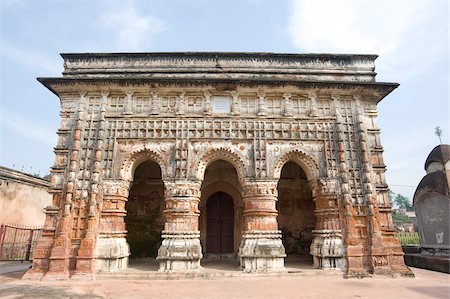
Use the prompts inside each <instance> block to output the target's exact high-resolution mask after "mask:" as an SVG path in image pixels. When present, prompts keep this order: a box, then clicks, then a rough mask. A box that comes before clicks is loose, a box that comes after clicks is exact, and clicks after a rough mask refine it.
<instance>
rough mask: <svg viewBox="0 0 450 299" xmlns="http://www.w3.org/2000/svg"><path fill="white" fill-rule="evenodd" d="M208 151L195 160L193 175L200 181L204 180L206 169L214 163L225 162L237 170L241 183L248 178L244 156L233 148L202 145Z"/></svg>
mask: <svg viewBox="0 0 450 299" xmlns="http://www.w3.org/2000/svg"><path fill="white" fill-rule="evenodd" d="M202 146H203V147H205V148H208V147H209V148H208V149H207V150H205V151H203V152H201V153H199V154H198V155H197V156H196V157H195V159H194V160H193V167H192V170H191V175H192V176H193V177H195V178H197V179H198V180H203V178H204V175H205V170H206V167H208V165H209V164H211V163H212V162H214V161H217V160H224V161H227V162H229V163H230V164H231V165H233V166H234V168H235V169H236V172H237V175H238V179H239V181H240V182H241V184H242V182H243V180H244V178H245V177H247V171H246V163H245V162H244V161H245V158H244V155H243V154H242V152H239V151H238V150H237V149H236V148H234V147H232V146H223V145H217V146H212V147H210V144H205V145H202Z"/></svg>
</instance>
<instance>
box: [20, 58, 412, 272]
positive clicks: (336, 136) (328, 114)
mask: <svg viewBox="0 0 450 299" xmlns="http://www.w3.org/2000/svg"><path fill="white" fill-rule="evenodd" d="M62 57H63V59H64V71H63V76H62V77H57V78H38V80H39V81H40V82H41V83H42V84H43V85H44V86H46V87H47V88H48V89H49V90H50V91H52V92H53V93H54V94H55V95H57V96H58V97H59V99H60V102H61V113H60V116H61V125H60V128H59V129H58V132H57V133H58V136H59V138H58V143H57V145H56V147H55V155H56V157H55V164H54V165H53V167H52V169H51V173H52V187H51V194H52V196H53V202H52V205H51V206H49V207H47V208H46V222H45V228H44V233H43V237H42V239H41V241H40V242H39V244H38V245H37V247H36V248H35V250H34V256H33V267H32V269H30V270H29V271H28V272H27V273H26V275H25V278H29V279H42V278H44V279H66V278H69V277H74V278H77V277H87V278H91V277H92V278H94V277H95V275H96V273H98V272H100V271H119V270H121V269H125V268H126V267H127V265H128V261H129V258H139V257H154V258H155V259H156V260H157V261H158V262H159V271H164V272H176V271H196V270H198V269H199V268H200V267H201V262H202V260H203V259H219V260H220V259H236V260H238V261H239V264H240V267H241V268H242V270H243V271H246V272H254V271H279V270H282V269H283V267H284V261H285V259H286V258H289V257H306V259H307V260H308V259H310V263H311V264H313V265H314V267H317V268H320V269H338V270H339V269H340V270H341V271H342V273H343V275H345V276H347V277H352V276H357V277H361V276H367V275H371V274H378V273H381V274H389V275H391V274H405V275H408V274H409V273H410V271H409V269H408V268H407V267H406V266H405V265H404V262H403V252H402V250H401V247H400V245H399V243H398V241H397V239H396V238H395V235H394V233H395V231H394V226H393V223H392V218H391V207H390V205H389V199H388V195H387V192H388V186H387V184H386V181H385V177H384V174H385V170H386V166H385V164H384V161H383V147H382V145H381V141H380V129H379V128H378V127H377V124H376V118H377V104H378V103H379V102H380V101H381V100H382V99H383V98H384V97H385V96H387V95H388V94H389V93H390V92H391V91H392V90H394V89H395V88H396V87H397V86H398V84H396V83H381V82H376V80H375V75H376V73H375V65H374V60H375V59H376V55H331V54H273V53H220V52H217V53H211V52H208V53H117V54H114V53H85V54H62Z"/></svg>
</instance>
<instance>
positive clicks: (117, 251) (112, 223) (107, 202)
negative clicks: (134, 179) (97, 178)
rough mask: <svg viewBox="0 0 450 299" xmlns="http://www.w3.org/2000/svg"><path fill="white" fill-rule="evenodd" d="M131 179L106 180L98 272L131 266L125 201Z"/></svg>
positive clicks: (104, 184)
mask: <svg viewBox="0 0 450 299" xmlns="http://www.w3.org/2000/svg"><path fill="white" fill-rule="evenodd" d="M130 184H131V183H130V182H128V181H123V180H104V181H103V190H104V191H103V192H104V193H103V202H102V203H103V204H102V208H101V211H102V212H101V218H100V224H99V233H98V237H97V241H96V244H95V250H94V257H95V267H96V270H97V271H106V272H110V271H117V270H122V269H126V268H127V267H128V257H129V256H130V248H129V246H128V244H127V240H126V229H125V219H124V218H125V215H126V210H125V204H126V202H127V200H128V192H129V189H130Z"/></svg>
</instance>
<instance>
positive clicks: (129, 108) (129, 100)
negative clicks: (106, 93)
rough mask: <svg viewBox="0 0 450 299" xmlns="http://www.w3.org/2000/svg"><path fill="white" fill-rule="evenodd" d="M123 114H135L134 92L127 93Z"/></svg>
mask: <svg viewBox="0 0 450 299" xmlns="http://www.w3.org/2000/svg"><path fill="white" fill-rule="evenodd" d="M123 114H126V115H130V114H133V93H132V92H127V93H126V97H125V105H124V109H123Z"/></svg>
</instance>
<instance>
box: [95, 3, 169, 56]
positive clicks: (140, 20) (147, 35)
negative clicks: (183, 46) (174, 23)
mask: <svg viewBox="0 0 450 299" xmlns="http://www.w3.org/2000/svg"><path fill="white" fill-rule="evenodd" d="M100 22H101V25H102V26H103V28H105V29H108V30H111V31H112V32H113V33H114V34H116V36H117V40H116V46H117V47H118V48H119V49H120V50H121V51H123V50H132V51H145V50H146V47H148V46H149V45H150V41H151V37H152V36H153V35H154V34H156V33H159V32H161V31H163V30H164V29H165V25H164V23H163V22H162V21H160V20H158V19H157V18H154V17H151V16H143V15H139V14H138V12H137V11H136V8H135V7H134V6H133V5H131V4H130V3H128V4H126V6H125V7H120V8H117V9H115V10H113V11H107V12H105V13H104V14H103V15H102V16H101V17H100Z"/></svg>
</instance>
